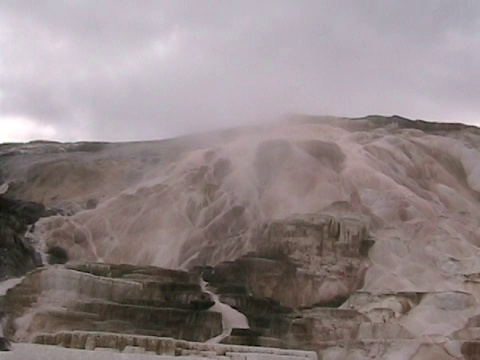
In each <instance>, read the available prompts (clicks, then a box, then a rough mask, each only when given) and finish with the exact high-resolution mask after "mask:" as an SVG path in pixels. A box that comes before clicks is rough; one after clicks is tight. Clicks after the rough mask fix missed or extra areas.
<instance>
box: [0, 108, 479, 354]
mask: <svg viewBox="0 0 480 360" xmlns="http://www.w3.org/2000/svg"><path fill="white" fill-rule="evenodd" d="M0 152H1V154H2V155H1V160H2V162H1V165H2V167H1V169H0V170H1V171H2V176H3V178H4V180H5V182H8V183H9V189H8V192H7V194H6V195H8V196H12V197H15V198H18V199H22V200H27V201H34V202H37V203H42V204H45V205H46V206H47V207H52V208H60V209H63V210H62V211H63V213H62V214H61V215H56V216H51V217H47V218H43V219H41V220H39V221H38V222H37V223H36V224H35V227H34V230H33V233H32V234H31V237H32V238H33V239H34V242H36V244H37V247H38V248H39V249H40V250H41V251H43V252H45V253H47V252H48V251H49V249H52V248H54V247H57V248H62V249H64V250H65V251H66V253H67V255H68V258H69V259H73V260H80V261H105V262H110V263H131V264H135V265H142V266H145V265H155V266H160V267H167V268H172V269H191V268H194V267H205V266H217V267H216V268H218V269H220V270H221V269H223V270H222V271H224V274H223V275H224V278H222V279H223V280H222V281H227V280H228V279H230V278H229V276H230V275H229V274H230V272H231V271H233V270H230V268H229V267H228V266H230V265H228V266H226V265H224V264H229V263H228V262H232V263H234V264H236V265H235V266H239V268H241V269H244V270H245V271H246V272H247V276H246V277H243V278H242V279H237V278H235V277H232V279H234V278H235V279H236V280H235V281H237V280H238V281H240V282H241V283H242V284H243V285H245V286H247V287H248V288H249V289H250V290H252V291H254V295H256V296H259V297H270V298H274V299H275V300H278V301H280V302H281V303H283V304H286V305H288V306H291V307H306V306H307V307H310V306H314V305H315V304H319V303H325V302H329V301H334V300H336V301H338V299H343V300H347V299H348V300H347V301H346V303H345V304H344V307H349V308H351V309H355V310H358V311H359V312H360V313H362V314H364V315H365V316H367V318H368V319H369V321H381V322H391V323H392V324H396V325H395V326H397V325H398V326H401V327H402V329H403V330H402V331H404V332H405V333H408V334H409V335H408V336H413V337H421V336H436V337H438V339H437V340H438V341H437V342H440V343H442V341H443V342H445V341H446V340H445V339H449V340H448V341H450V340H451V339H453V338H455V336H456V335H454V334H457V332H458V331H460V330H462V329H463V328H464V327H466V326H467V325H468V324H469V319H471V318H472V317H474V316H475V315H477V314H479V313H480V305H479V301H480V287H479V286H478V281H477V277H478V274H480V261H479V259H480V250H479V248H478V246H479V245H480V233H479V231H478V229H479V228H480V161H479V159H480V130H479V129H477V128H473V127H465V126H461V125H445V124H427V123H423V122H416V123H413V122H409V121H407V120H405V119H402V118H392V119H388V120H386V119H381V118H379V117H370V118H365V119H358V120H348V119H335V118H318V119H317V118H298V119H293V120H292V119H290V120H288V121H283V122H279V123H276V124H270V125H268V126H263V127H257V128H245V129H235V130H228V131H219V132H216V133H208V134H203V135H198V136H190V137H185V138H179V139H173V140H165V141H158V142H144V143H124V144H100V143H98V144H55V143H36V144H25V145H2V146H1V147H0ZM373 243H374V245H373V247H371V249H370V250H369V246H371V245H372V244H373ZM366 244H369V246H366ZM252 254H253V255H254V256H253V257H252ZM245 255H248V256H247V257H245ZM253 258H261V259H262V260H251V259H253ZM245 259H247V260H245ZM268 261H270V263H269V262H268ZM223 262H227V263H223ZM222 263H223V264H222ZM239 264H240V265H239ZM272 264H274V265H272ZM275 264H276V265H275ZM285 264H287V265H285ZM232 266H233V265H232ZM282 266H286V267H285V270H282V269H283V268H282ZM288 266H292V267H293V268H289V267H288ZM267 269H270V270H268V271H266V270H267ZM273 269H275V271H274V270H273ZM291 269H293V270H291ZM220 270H218V271H220ZM282 271H283V272H282ZM292 271H293V272H292ZM223 275H222V276H223ZM232 276H233V275H232ZM225 279H226V280H225ZM232 281H233V280H232ZM419 294H420V295H419ZM470 323H471V322H470ZM470 325H471V324H470ZM470 325H468V326H470ZM468 326H467V327H468ZM470 327H471V326H470ZM466 333H468V331H467V330H463V332H462V333H461V334H463V335H462V336H466V335H465V334H466ZM312 336H314V335H312ZM441 339H444V340H445V341H444V340H441ZM337 350H338V349H337ZM337 350H335V351H337ZM417 350H418V349H417ZM332 351H333V350H332ZM412 351H413V350H412ZM418 351H420V350H418ZM422 351H424V350H422ZM413 353H415V351H413ZM332 354H334V352H332ZM342 354H343V353H342ZM332 356H333V355H332ZM339 356H340V355H339ZM341 356H343V355H341ZM452 356H453V355H452ZM340 358H341V357H340Z"/></svg>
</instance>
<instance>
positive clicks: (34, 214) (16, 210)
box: [0, 195, 53, 281]
mask: <svg viewBox="0 0 480 360" xmlns="http://www.w3.org/2000/svg"><path fill="white" fill-rule="evenodd" d="M52 214H53V211H49V210H47V209H45V206H43V205H42V204H37V203H33V202H27V201H21V200H15V199H12V198H9V197H6V196H5V195H0V281H1V280H4V279H5V278H8V277H16V276H21V275H24V274H25V273H26V272H27V271H30V270H33V269H34V268H35V267H36V266H38V265H40V264H41V259H40V258H39V255H37V253H36V251H35V249H34V247H33V244H31V243H29V241H28V240H27V239H26V238H25V236H24V234H25V232H26V231H27V228H28V226H30V225H32V224H34V223H35V222H36V221H37V220H38V219H39V218H41V217H44V216H49V215H52Z"/></svg>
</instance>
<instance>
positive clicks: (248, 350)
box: [34, 331, 317, 360]
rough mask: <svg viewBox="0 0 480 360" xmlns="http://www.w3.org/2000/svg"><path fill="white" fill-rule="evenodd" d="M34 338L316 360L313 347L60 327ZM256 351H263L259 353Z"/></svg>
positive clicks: (152, 350) (173, 352)
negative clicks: (201, 340)
mask: <svg viewBox="0 0 480 360" xmlns="http://www.w3.org/2000/svg"><path fill="white" fill-rule="evenodd" d="M34 342H35V343H36V344H42V345H57V346H62V347H65V348H73V349H85V350H95V349H97V350H98V349H106V348H108V349H112V350H113V351H115V350H116V351H118V352H132V351H134V350H136V352H139V353H145V354H152V355H153V354H157V355H168V356H186V355H188V356H197V357H200V358H202V357H208V358H221V357H225V359H229V358H231V359H236V360H243V359H245V360H247V359H259V358H260V359H283V358H285V359H298V360H300V359H311V360H316V359H317V355H316V353H315V352H313V351H303V350H289V349H277V348H267V347H258V346H255V347H253V346H241V345H224V344H205V343H198V342H189V341H184V340H177V339H172V338H161V337H153V336H132V335H126V334H116V333H105V332H86V331H64V332H58V333H55V334H39V335H37V336H36V337H35V340H34ZM260 355H264V356H263V357H262V356H260Z"/></svg>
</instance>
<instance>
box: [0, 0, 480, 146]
mask: <svg viewBox="0 0 480 360" xmlns="http://www.w3.org/2000/svg"><path fill="white" fill-rule="evenodd" d="M479 19H480V3H479V2H478V1H475V0H472V1H462V2H458V1H453V0H452V1H447V0H445V1H442V0H435V1H429V0H425V1H421V2H419V1H413V0H411V1H380V0H378V1H367V0H365V1H356V0H351V1H306V0H305V1H302V2H297V1H280V0H276V1H273V0H272V1H258V0H257V1H236V2H230V1H228V2H227V1H194V0H191V1H187V0H185V1H147V0H144V1H136V2H132V1H113V0H111V1H53V0H52V1H42V2H38V1H34V0H31V1H22V0H16V1H8V0H0V46H1V52H0V66H1V67H0V94H1V97H0V101H1V102H0V128H1V126H2V121H3V122H5V121H6V120H5V119H8V118H10V119H11V118H16V117H19V118H26V119H30V120H32V121H34V122H35V123H36V124H39V125H44V126H51V127H53V128H55V129H56V133H57V135H56V137H57V138H59V139H80V138H88V139H107V140H127V139H152V138H160V137H168V136H174V135H178V134H183V133H188V132H192V131H198V130H204V129H211V128H215V127H222V126H231V125H241V124H243V123H248V122H251V121H257V120H262V119H270V118H272V117H275V116H279V115H281V114H283V113H285V112H294V111H295V112H306V113H317V114H333V115H340V116H342V115H345V116H361V115H365V114H371V113H385V114H392V113H397V114H402V115H405V116H410V117H414V118H425V119H431V120H444V121H461V122H477V123H480V116H479V114H480V103H479V102H478V100H477V96H476V95H477V94H479V93H480V73H479V72H478V68H480V51H479V50H480V20H479Z"/></svg>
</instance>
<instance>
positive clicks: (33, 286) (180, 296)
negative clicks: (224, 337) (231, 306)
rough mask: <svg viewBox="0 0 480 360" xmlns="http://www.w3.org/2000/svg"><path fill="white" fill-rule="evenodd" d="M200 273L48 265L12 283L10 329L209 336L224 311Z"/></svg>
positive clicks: (28, 335)
mask: <svg viewBox="0 0 480 360" xmlns="http://www.w3.org/2000/svg"><path fill="white" fill-rule="evenodd" d="M212 304H213V302H212V300H211V299H210V297H209V296H208V295H207V294H205V293H203V292H202V291H201V289H200V285H199V278H198V277H197V276H196V275H194V274H189V273H185V272H181V271H173V270H167V269H160V268H153V267H152V268H148V267H146V268H141V267H135V266H129V265H107V264H98V263H90V264H81V265H70V266H69V268H67V269H65V268H59V267H57V268H42V269H38V270H36V271H34V272H32V273H30V274H29V275H27V276H26V278H25V279H24V281H23V282H22V283H21V284H20V285H18V286H16V287H14V288H12V289H10V290H9V291H8V292H7V294H6V296H5V299H4V308H5V311H6V312H7V313H8V314H9V319H8V322H7V326H6V328H5V334H6V335H7V336H8V337H9V338H11V339H13V340H15V341H32V340H33V339H34V338H35V336H36V335H37V334H38V333H40V332H41V333H55V332H58V331H68V330H71V329H77V330H85V331H103V332H111V331H114V332H118V333H126V334H137V335H154V336H170V337H174V338H177V339H185V340H193V341H206V340H208V339H210V338H212V337H214V336H216V335H218V334H220V333H221V332H222V317H221V314H219V313H217V312H210V311H205V310H206V309H208V308H209V307H211V306H212Z"/></svg>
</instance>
